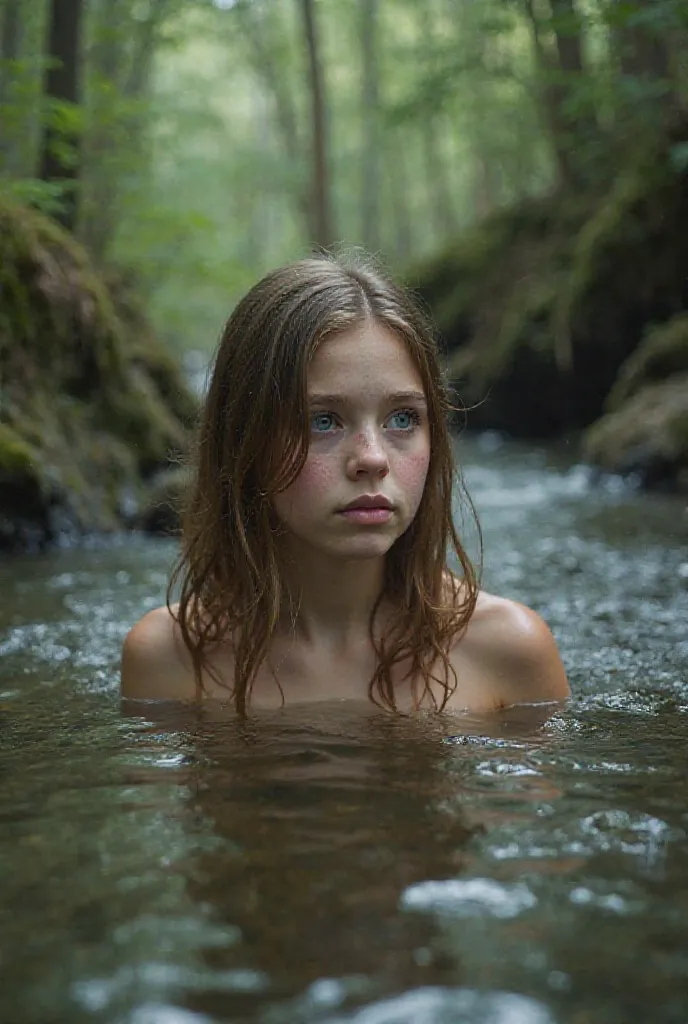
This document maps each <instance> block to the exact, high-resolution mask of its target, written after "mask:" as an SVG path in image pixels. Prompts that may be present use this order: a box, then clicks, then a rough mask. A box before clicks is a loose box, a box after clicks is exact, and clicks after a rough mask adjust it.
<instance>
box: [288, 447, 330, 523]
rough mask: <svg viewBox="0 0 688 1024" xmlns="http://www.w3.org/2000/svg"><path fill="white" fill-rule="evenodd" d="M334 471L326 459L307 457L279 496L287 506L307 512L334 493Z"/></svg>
mask: <svg viewBox="0 0 688 1024" xmlns="http://www.w3.org/2000/svg"><path fill="white" fill-rule="evenodd" d="M335 483H336V472H335V470H334V468H333V467H332V466H331V465H329V464H328V462H327V461H326V460H321V459H317V458H309V459H308V460H307V461H306V464H305V465H304V467H303V469H302V470H301V472H300V473H299V475H298V477H297V478H296V480H295V481H294V483H293V484H291V485H290V487H289V488H288V489H287V490H286V491H285V492H284V494H283V495H282V496H281V502H283V503H284V505H285V506H286V507H288V508H291V509H293V510H294V511H296V510H298V511H299V512H308V511H310V510H312V509H314V508H316V507H317V506H320V505H322V504H323V502H326V501H327V499H328V497H329V496H331V495H332V494H333V493H334V487H335Z"/></svg>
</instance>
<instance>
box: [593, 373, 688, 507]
mask: <svg viewBox="0 0 688 1024" xmlns="http://www.w3.org/2000/svg"><path fill="white" fill-rule="evenodd" d="M584 451H585V455H586V457H587V458H588V459H589V460H590V461H591V462H593V463H594V464H595V465H597V466H599V467H600V468H601V469H603V470H606V471H608V472H613V473H620V474H622V475H633V476H635V477H636V478H637V480H638V481H639V483H641V484H643V485H645V486H650V487H664V488H667V489H670V490H679V491H682V492H684V493H688V373H685V374H674V375H673V376H672V377H669V378H668V379H667V380H664V381H659V382H657V383H653V384H646V385H645V386H644V387H641V388H639V389H638V390H637V391H636V392H635V393H634V394H633V395H632V397H630V398H629V399H628V400H627V401H626V402H624V403H623V404H622V405H621V406H620V408H618V409H617V410H616V411H614V412H610V413H608V414H607V415H606V416H603V417H602V418H601V419H600V420H599V421H598V422H597V423H596V424H594V426H592V427H591V428H590V429H589V430H588V432H587V434H586V437H585V442H584Z"/></svg>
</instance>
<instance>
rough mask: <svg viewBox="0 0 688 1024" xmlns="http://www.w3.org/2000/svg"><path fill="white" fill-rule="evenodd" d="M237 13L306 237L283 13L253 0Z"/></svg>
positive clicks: (299, 139) (306, 204) (305, 199)
mask: <svg viewBox="0 0 688 1024" xmlns="http://www.w3.org/2000/svg"><path fill="white" fill-rule="evenodd" d="M235 11H236V13H237V14H238V15H239V17H240V18H241V22H240V24H241V27H242V31H243V33H244V35H245V36H246V39H247V42H248V50H249V60H250V62H251V66H252V67H253V71H254V73H255V74H256V76H257V78H258V79H259V81H261V82H262V83H263V85H264V87H265V90H266V92H267V94H268V97H269V100H270V102H271V104H272V108H273V111H274V119H275V128H276V131H277V136H278V140H279V143H280V145H281V147H282V152H283V153H284V156H285V158H286V160H287V163H288V166H289V169H290V179H291V180H292V181H294V182H296V183H297V184H296V186H295V191H294V193H293V194H294V205H295V207H296V212H297V217H298V219H299V220H300V221H301V223H302V224H303V229H304V235H305V236H306V237H308V236H309V235H310V233H311V226H312V206H311V202H310V199H309V196H308V194H307V192H306V190H305V189H304V188H303V185H302V176H301V174H300V173H299V172H300V170H301V164H302V152H303V128H302V125H301V124H300V123H299V117H298V111H297V105H296V103H295V101H294V95H293V92H294V91H293V89H292V88H291V83H290V82H289V80H288V76H287V75H286V74H285V67H284V63H285V61H284V54H283V53H280V42H283V38H282V39H280V37H283V36H284V26H283V25H280V24H276V23H275V21H276V19H278V18H279V17H280V12H279V11H278V10H276V9H275V8H274V7H269V6H268V7H264V6H263V5H261V4H256V3H253V2H251V0H241V2H239V3H237V4H236V5H235Z"/></svg>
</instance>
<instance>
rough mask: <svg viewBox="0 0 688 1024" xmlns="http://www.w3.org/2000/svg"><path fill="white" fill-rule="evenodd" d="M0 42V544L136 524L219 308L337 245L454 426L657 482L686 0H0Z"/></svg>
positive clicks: (675, 485)
mask: <svg viewBox="0 0 688 1024" xmlns="http://www.w3.org/2000/svg"><path fill="white" fill-rule="evenodd" d="M0 46H1V60H0V235H1V240H0V490H1V492H2V497H0V546H2V547H3V548H5V549H16V548H20V549H25V548H27V547H31V546H32V545H37V544H38V545H40V544H41V543H43V541H44V540H45V539H46V538H47V539H51V538H56V537H59V536H62V535H65V534H69V533H70V532H71V533H75V532H76V533H79V532H83V531H89V530H94V529H95V530H103V529H104V530H112V529H118V528H120V527H121V526H122V525H125V526H127V525H141V524H143V525H147V526H149V527H151V528H159V527H160V526H161V525H164V524H165V523H167V522H168V521H167V519H166V518H165V515H162V514H161V515H162V518H161V519H160V520H158V519H156V514H150V515H149V514H148V513H147V512H146V509H150V508H151V507H154V508H158V509H159V508H161V505H160V502H161V495H162V496H164V495H165V494H167V493H168V492H169V491H170V488H172V489H173V487H174V483H173V479H172V476H171V475H170V474H169V472H167V471H166V470H167V467H168V465H169V460H170V457H172V459H173V460H174V458H175V456H176V454H178V453H180V452H182V451H183V450H184V448H185V445H186V436H187V431H188V427H189V425H190V424H191V423H192V422H193V419H194V416H195V411H196V398H195V395H194V386H193V384H194V381H198V380H199V379H200V377H201V376H202V372H203V370H204V368H205V366H206V365H207V362H208V359H209V358H210V355H211V353H212V351H213V349H214V347H215V344H216V341H217V338H218V335H219V332H220V330H221V327H222V323H223V321H224V320H225V319H226V317H227V315H228V314H229V312H230V311H231V308H232V306H233V304H234V302H235V301H236V300H237V298H238V297H239V296H240V295H241V294H242V293H243V292H244V291H245V290H246V289H247V288H248V287H250V285H251V284H252V283H254V282H255V281H256V280H257V278H258V277H260V276H261V275H262V274H263V273H264V272H266V271H267V270H268V269H270V268H272V267H274V266H276V265H279V264H281V263H284V262H287V261H289V260H291V259H294V258H296V257H298V256H301V255H303V254H304V253H306V252H308V251H309V250H310V249H312V248H313V247H320V246H332V245H339V244H342V243H343V244H344V245H362V246H364V247H365V248H366V249H367V250H369V251H372V252H373V253H375V254H377V255H379V256H380V257H381V258H382V259H383V261H384V262H385V263H386V264H387V265H388V266H389V268H390V269H391V270H392V272H393V273H394V274H395V275H397V276H398V277H399V278H400V279H401V280H402V281H404V282H405V283H407V284H408V285H409V286H411V287H412V288H413V289H415V290H416V292H417V293H418V295H419V296H420V297H421V299H423V300H424V301H425V302H426V303H427V304H428V305H429V307H430V310H431V312H432V314H433V315H434V317H435V319H436V321H437V323H438V325H439V327H440V330H441V333H442V337H443V340H444V343H445V345H446V351H447V358H448V360H449V366H450V371H451V375H452V379H453V380H454V381H455V382H456V384H457V387H458V390H459V392H460V394H461V396H462V398H463V399H464V400H465V401H466V403H467V404H469V405H470V404H475V403H479V404H478V405H477V408H476V409H475V410H474V411H473V412H471V413H469V417H468V426H469V428H473V429H476V430H484V429H490V430H496V431H499V432H502V433H506V434H508V435H512V436H515V437H519V438H526V439H538V440H542V439H547V440H549V439H563V440H564V441H565V442H566V443H568V444H569V445H571V446H572V451H574V450H575V452H576V453H580V454H581V455H582V456H583V457H584V458H585V459H586V460H587V461H589V462H591V463H594V464H597V465H598V466H599V467H600V468H601V469H603V470H608V471H613V472H615V473H620V474H622V475H624V476H626V477H630V479H631V480H632V481H633V482H635V483H638V484H640V485H643V486H649V487H661V488H665V489H666V488H669V489H672V490H677V489H678V490H679V491H685V490H686V489H688V315H687V314H686V310H687V309H688V283H687V282H688V273H687V271H688V60H687V56H688V3H686V0H214V2H212V0H0ZM163 471H165V472H164V474H163ZM161 474H163V475H161ZM151 488H153V492H154V495H155V500H154V501H153V503H152V505H151V493H152V492H151Z"/></svg>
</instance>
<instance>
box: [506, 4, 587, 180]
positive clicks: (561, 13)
mask: <svg viewBox="0 0 688 1024" xmlns="http://www.w3.org/2000/svg"><path fill="white" fill-rule="evenodd" d="M549 7H550V10H549V12H547V13H544V12H543V10H542V8H541V6H540V5H539V4H537V3H536V2H535V0H523V9H524V11H525V14H526V17H527V19H528V22H529V25H530V30H531V35H532V39H533V46H534V52H535V66H536V72H537V77H538V79H539V92H540V98H541V104H542V110H543V113H544V120H545V123H546V125H547V128H548V130H549V135H550V141H551V143H552V146H553V150H554V154H555V157H556V163H557V168H558V171H559V177H560V180H561V182H562V183H563V184H565V185H567V186H569V187H572V188H578V187H580V186H581V185H583V184H584V183H585V181H586V179H587V177H588V176H589V174H590V161H589V152H590V148H591V143H593V142H594V141H595V135H596V133H597V132H596V125H595V122H594V115H593V114H592V106H591V104H590V102H589V100H588V99H587V94H589V82H588V80H587V79H586V71H585V68H584V66H583V44H582V31H583V30H582V23H581V18H580V15H579V13H578V10H577V8H576V6H575V4H574V0H549ZM552 41H553V42H554V45H552Z"/></svg>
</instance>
